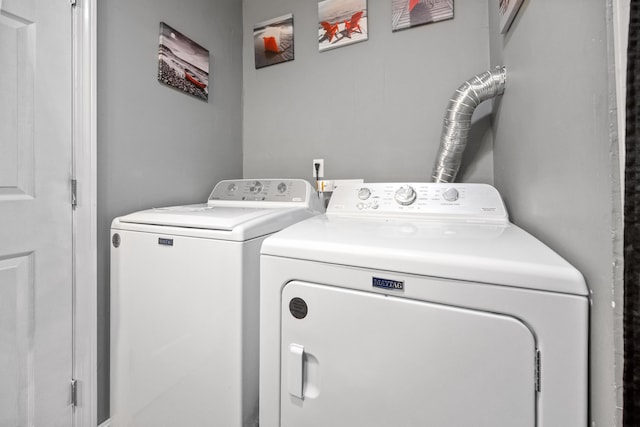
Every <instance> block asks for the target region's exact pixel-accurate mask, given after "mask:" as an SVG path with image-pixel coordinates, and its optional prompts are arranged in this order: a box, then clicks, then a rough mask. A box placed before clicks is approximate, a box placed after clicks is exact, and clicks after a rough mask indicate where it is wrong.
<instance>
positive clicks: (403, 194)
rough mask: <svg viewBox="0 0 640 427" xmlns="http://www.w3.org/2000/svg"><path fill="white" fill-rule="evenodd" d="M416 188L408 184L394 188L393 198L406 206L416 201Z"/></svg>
mask: <svg viewBox="0 0 640 427" xmlns="http://www.w3.org/2000/svg"><path fill="white" fill-rule="evenodd" d="M416 197H417V195H416V190H414V189H413V187H411V186H410V185H403V186H402V187H400V188H398V190H396V195H395V199H396V202H398V204H400V205H402V206H408V205H410V204H411V203H413V202H415V201H416Z"/></svg>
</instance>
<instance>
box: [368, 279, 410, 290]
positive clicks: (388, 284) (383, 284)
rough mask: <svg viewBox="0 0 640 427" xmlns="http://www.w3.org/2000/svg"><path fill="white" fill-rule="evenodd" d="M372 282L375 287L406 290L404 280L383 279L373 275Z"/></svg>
mask: <svg viewBox="0 0 640 427" xmlns="http://www.w3.org/2000/svg"><path fill="white" fill-rule="evenodd" d="M371 284H372V285H373V287H374V288H379V289H391V290H392V291H404V282H399V281H397V280H389V279H381V278H379V277H373V278H372V280H371Z"/></svg>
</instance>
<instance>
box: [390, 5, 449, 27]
mask: <svg viewBox="0 0 640 427" xmlns="http://www.w3.org/2000/svg"><path fill="white" fill-rule="evenodd" d="M453 4H454V0H391V31H393V32H396V31H401V30H406V29H409V28H413V27H417V26H420V25H426V24H432V23H434V22H440V21H446V20H449V19H453Z"/></svg>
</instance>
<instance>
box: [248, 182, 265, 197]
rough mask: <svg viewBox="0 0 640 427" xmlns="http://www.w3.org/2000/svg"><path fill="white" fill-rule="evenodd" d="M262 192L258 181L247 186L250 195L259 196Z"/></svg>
mask: <svg viewBox="0 0 640 427" xmlns="http://www.w3.org/2000/svg"><path fill="white" fill-rule="evenodd" d="M261 191H262V183H261V182H260V181H254V182H252V183H251V184H249V192H250V193H251V194H259V193H260V192H261Z"/></svg>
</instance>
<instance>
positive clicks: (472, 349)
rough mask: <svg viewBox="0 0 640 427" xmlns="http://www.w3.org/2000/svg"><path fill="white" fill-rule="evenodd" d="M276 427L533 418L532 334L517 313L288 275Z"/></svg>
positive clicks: (525, 426) (479, 426)
mask: <svg viewBox="0 0 640 427" xmlns="http://www.w3.org/2000/svg"><path fill="white" fill-rule="evenodd" d="M281 352H282V353H281V354H282V357H281V363H282V371H281V372H282V377H281V384H282V386H281V424H280V425H281V426H282V427H326V426H331V427H347V426H349V427H352V426H367V427H390V426H393V427H418V426H420V427H424V426H438V427H471V426H474V427H514V426H518V427H533V426H535V423H536V421H535V416H536V391H535V381H534V376H535V340H534V337H533V335H532V334H531V332H530V330H529V329H528V328H527V327H526V326H525V325H524V324H522V323H521V322H520V321H518V320H516V319H514V318H511V317H507V316H501V315H496V314H491V313H486V312H480V311H473V310H466V309H460V308H455V307H449V306H443V305H438V304H431V303H427V302H421V301H415V300H409V299H402V298H397V297H391V296H384V295H381V294H375V293H367V292H361V291H353V290H347V289H341V288H334V287H330V286H323V285H316V284H308V283H301V282H292V283H290V284H288V285H287V286H286V287H285V288H284V290H283V298H282V343H281Z"/></svg>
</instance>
